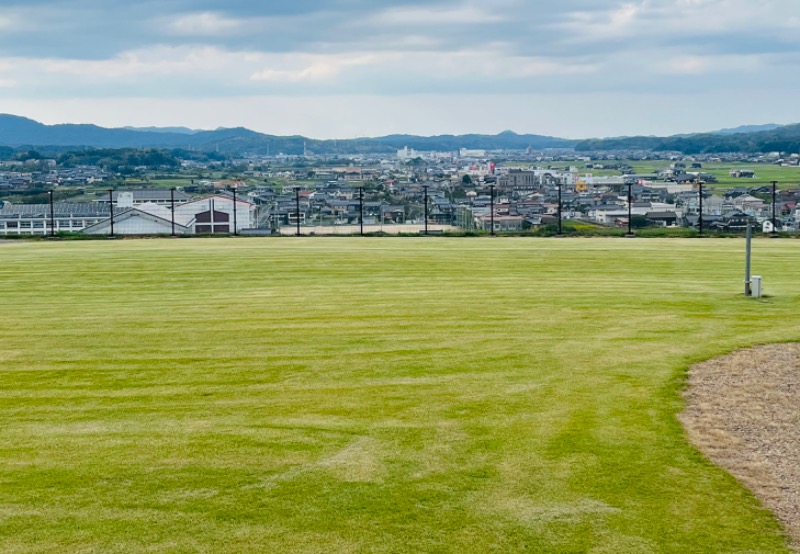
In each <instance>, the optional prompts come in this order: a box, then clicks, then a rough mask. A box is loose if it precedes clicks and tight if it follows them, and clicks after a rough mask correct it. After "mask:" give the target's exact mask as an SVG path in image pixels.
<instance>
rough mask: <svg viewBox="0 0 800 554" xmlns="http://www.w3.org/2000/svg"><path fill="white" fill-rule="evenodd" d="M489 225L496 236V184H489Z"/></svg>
mask: <svg viewBox="0 0 800 554" xmlns="http://www.w3.org/2000/svg"><path fill="white" fill-rule="evenodd" d="M489 225H490V226H491V228H492V231H491V235H492V236H494V185H489Z"/></svg>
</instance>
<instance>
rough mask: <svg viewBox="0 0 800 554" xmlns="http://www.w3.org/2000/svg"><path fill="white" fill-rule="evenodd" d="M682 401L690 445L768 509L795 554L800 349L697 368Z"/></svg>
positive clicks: (784, 347) (749, 354) (799, 536)
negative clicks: (779, 521)
mask: <svg viewBox="0 0 800 554" xmlns="http://www.w3.org/2000/svg"><path fill="white" fill-rule="evenodd" d="M685 397H686V404H687V406H686V410H685V411H684V413H683V414H681V421H682V423H683V425H684V427H685V428H686V430H687V432H688V434H689V438H690V440H691V441H692V443H693V444H694V445H695V446H696V447H697V448H699V449H700V450H701V451H702V452H703V453H705V454H706V455H707V456H708V457H709V459H710V460H711V461H713V462H714V463H715V464H717V465H719V466H720V467H723V468H724V469H726V470H727V471H729V472H730V473H731V475H733V476H734V477H736V478H737V479H738V480H739V481H740V482H741V483H743V484H744V485H745V486H746V487H747V488H749V489H750V490H751V491H752V492H753V493H754V494H755V495H756V496H757V497H758V498H759V500H761V502H762V503H763V504H764V506H766V507H767V508H769V509H770V510H772V511H773V512H774V513H775V515H776V516H777V517H778V519H780V520H781V521H782V522H783V524H784V526H785V527H786V530H787V532H788V533H789V535H790V536H791V540H792V545H793V546H794V548H795V549H796V550H797V551H800V344H777V345H768V346H759V347H757V348H752V349H748V350H741V351H739V352H734V353H733V354H730V355H727V356H723V357H720V358H715V359H713V360H709V361H707V362H703V363H701V364H698V365H696V366H694V367H692V368H691V370H690V372H689V387H688V389H687V391H686V393H685Z"/></svg>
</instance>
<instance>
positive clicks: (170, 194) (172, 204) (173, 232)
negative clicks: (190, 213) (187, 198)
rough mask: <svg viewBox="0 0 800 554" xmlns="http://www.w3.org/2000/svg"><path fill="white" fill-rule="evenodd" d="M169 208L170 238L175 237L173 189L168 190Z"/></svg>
mask: <svg viewBox="0 0 800 554" xmlns="http://www.w3.org/2000/svg"><path fill="white" fill-rule="evenodd" d="M169 206H170V209H171V210H172V222H171V223H172V232H171V233H170V236H173V237H174V236H175V187H172V188H171V189H169Z"/></svg>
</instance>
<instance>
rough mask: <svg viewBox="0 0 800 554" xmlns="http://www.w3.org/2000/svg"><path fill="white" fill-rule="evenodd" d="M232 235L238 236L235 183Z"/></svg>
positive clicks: (234, 186)
mask: <svg viewBox="0 0 800 554" xmlns="http://www.w3.org/2000/svg"><path fill="white" fill-rule="evenodd" d="M233 236H234V237H237V236H239V225H238V221H237V220H236V185H233Z"/></svg>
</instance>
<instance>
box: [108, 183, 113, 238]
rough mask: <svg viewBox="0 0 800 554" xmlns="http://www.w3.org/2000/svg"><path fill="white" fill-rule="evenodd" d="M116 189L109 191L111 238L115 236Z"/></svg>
mask: <svg viewBox="0 0 800 554" xmlns="http://www.w3.org/2000/svg"><path fill="white" fill-rule="evenodd" d="M113 193H114V189H108V209H109V210H110V211H111V236H112V237H113V236H114V194H113Z"/></svg>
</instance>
